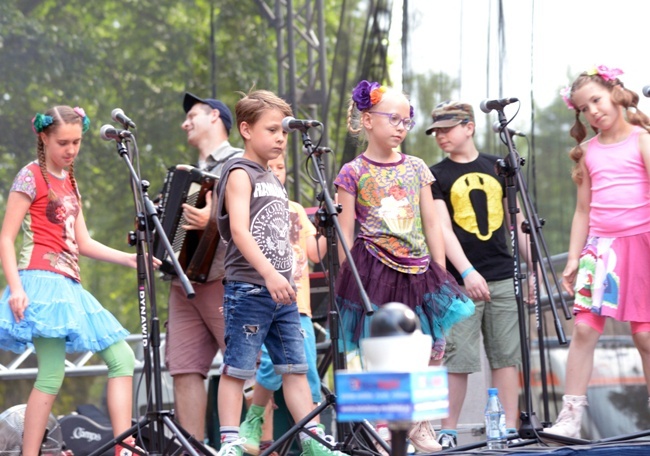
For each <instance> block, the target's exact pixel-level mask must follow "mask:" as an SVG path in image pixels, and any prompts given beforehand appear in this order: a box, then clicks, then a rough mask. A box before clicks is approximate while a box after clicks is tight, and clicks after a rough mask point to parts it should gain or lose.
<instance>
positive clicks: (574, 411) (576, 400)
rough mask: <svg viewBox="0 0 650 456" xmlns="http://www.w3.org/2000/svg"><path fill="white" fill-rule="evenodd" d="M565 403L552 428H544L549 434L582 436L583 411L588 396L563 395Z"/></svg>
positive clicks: (572, 436) (577, 437) (576, 437)
mask: <svg viewBox="0 0 650 456" xmlns="http://www.w3.org/2000/svg"><path fill="white" fill-rule="evenodd" d="M562 401H563V402H564V405H563V406H562V410H561V411H560V414H559V415H558V417H557V420H556V421H555V424H554V425H553V426H551V427H550V428H546V429H544V432H548V433H549V434H557V435H562V436H564V437H571V438H574V439H579V438H580V427H581V426H582V412H583V410H584V408H585V406H586V405H588V404H587V396H568V395H565V396H562Z"/></svg>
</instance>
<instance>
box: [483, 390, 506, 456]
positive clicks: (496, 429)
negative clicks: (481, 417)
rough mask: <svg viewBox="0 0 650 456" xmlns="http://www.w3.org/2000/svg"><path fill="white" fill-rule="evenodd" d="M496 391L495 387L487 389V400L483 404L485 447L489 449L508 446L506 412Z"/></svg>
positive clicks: (499, 448)
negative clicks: (485, 403) (484, 404)
mask: <svg viewBox="0 0 650 456" xmlns="http://www.w3.org/2000/svg"><path fill="white" fill-rule="evenodd" d="M498 393H499V391H498V390H497V388H490V389H488V402H487V405H486V406H485V433H486V435H487V447H488V449H490V450H503V449H505V448H508V438H507V436H506V413H505V412H504V411H503V406H502V405H501V401H500V400H499V395H498Z"/></svg>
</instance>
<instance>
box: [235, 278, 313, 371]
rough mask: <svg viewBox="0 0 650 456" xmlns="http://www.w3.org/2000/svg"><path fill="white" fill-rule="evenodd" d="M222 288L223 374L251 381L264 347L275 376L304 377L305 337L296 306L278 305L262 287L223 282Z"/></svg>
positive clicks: (305, 362) (292, 304) (305, 363)
mask: <svg viewBox="0 0 650 456" xmlns="http://www.w3.org/2000/svg"><path fill="white" fill-rule="evenodd" d="M224 288H225V292H224V298H223V311H224V317H225V320H226V352H225V354H224V357H223V373H224V374H226V375H229V376H231V377H234V378H239V379H244V380H246V379H249V378H253V377H254V376H255V368H256V364H257V357H258V354H259V351H260V350H261V348H262V344H264V345H266V349H267V350H268V352H269V357H270V358H271V361H272V362H273V365H274V366H275V371H276V372H277V373H278V374H280V375H282V374H305V373H307V359H306V357H305V347H304V336H303V332H302V328H301V326H300V314H299V313H298V306H297V305H296V303H295V302H293V303H291V304H278V303H277V302H275V301H273V299H272V298H271V294H270V293H269V291H268V289H267V288H266V287H264V286H261V285H255V284H251V283H246V282H226V283H225V286H224Z"/></svg>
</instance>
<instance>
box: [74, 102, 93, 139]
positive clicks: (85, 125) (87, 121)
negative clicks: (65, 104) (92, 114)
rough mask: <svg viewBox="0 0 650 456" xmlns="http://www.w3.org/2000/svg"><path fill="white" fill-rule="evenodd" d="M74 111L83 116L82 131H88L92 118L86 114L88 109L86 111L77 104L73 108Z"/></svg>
mask: <svg viewBox="0 0 650 456" xmlns="http://www.w3.org/2000/svg"><path fill="white" fill-rule="evenodd" d="M72 110H73V111H74V112H76V113H77V115H78V116H79V117H81V119H82V121H81V133H86V132H87V131H88V129H89V128H90V119H89V118H88V116H87V115H86V111H84V109H83V108H80V107H79V106H75V107H74V108H73V109H72Z"/></svg>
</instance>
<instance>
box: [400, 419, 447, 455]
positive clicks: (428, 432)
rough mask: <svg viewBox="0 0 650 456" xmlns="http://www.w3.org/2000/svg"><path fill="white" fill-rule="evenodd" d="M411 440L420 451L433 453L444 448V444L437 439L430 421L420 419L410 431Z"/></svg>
mask: <svg viewBox="0 0 650 456" xmlns="http://www.w3.org/2000/svg"><path fill="white" fill-rule="evenodd" d="M408 437H409V440H411V443H412V444H413V446H414V447H415V449H416V451H417V452H418V453H432V452H434V451H440V450H442V445H440V444H439V443H438V441H437V440H436V431H435V430H434V429H433V426H431V423H430V422H429V421H419V422H417V423H415V426H413V428H412V429H411V430H410V431H409V434H408Z"/></svg>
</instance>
